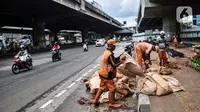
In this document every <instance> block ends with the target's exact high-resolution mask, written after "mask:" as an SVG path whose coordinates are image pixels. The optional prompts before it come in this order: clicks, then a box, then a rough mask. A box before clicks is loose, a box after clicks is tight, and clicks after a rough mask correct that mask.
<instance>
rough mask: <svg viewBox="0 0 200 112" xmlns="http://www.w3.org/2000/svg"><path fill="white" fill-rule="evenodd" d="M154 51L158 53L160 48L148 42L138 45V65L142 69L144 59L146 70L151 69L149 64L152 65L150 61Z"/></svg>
mask: <svg viewBox="0 0 200 112" xmlns="http://www.w3.org/2000/svg"><path fill="white" fill-rule="evenodd" d="M152 50H153V51H157V52H158V47H156V46H154V45H152V44H149V43H146V42H142V43H138V44H137V45H136V54H137V60H138V64H139V65H140V66H141V67H142V59H143V60H144V64H145V67H146V69H148V68H149V64H150V65H151V64H152V63H151V60H150V54H151V51H152ZM144 71H145V70H144Z"/></svg>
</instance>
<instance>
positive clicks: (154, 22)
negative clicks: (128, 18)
mask: <svg viewBox="0 0 200 112" xmlns="http://www.w3.org/2000/svg"><path fill="white" fill-rule="evenodd" d="M147 29H162V18H159V17H157V18H143V19H142V21H141V23H140V26H139V28H138V30H139V31H145V30H147Z"/></svg>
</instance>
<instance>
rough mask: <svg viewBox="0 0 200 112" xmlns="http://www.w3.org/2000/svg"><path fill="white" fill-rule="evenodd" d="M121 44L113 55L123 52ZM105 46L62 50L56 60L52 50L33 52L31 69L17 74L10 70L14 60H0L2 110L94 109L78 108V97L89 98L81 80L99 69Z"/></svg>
mask: <svg viewBox="0 0 200 112" xmlns="http://www.w3.org/2000/svg"><path fill="white" fill-rule="evenodd" d="M124 45H125V44H120V45H119V46H118V47H117V49H116V53H115V54H116V55H119V54H120V53H122V52H123V47H124ZM105 49H106V47H95V46H89V51H88V52H83V49H82V47H77V48H71V49H67V50H62V51H61V52H62V60H61V61H57V62H52V60H51V52H46V53H40V54H35V55H33V56H32V57H33V61H34V62H33V65H34V69H33V70H31V71H26V72H22V73H20V74H18V75H14V74H13V73H12V71H11V66H12V63H13V61H14V59H5V60H1V61H0V110H1V112H16V111H17V112H22V111H27V112H35V111H36V112H54V111H56V112H72V111H73V112H79V111H88V112H89V111H91V112H92V111H94V110H95V109H96V108H93V107H92V106H82V107H81V105H80V104H78V103H77V100H78V99H80V98H81V97H87V98H88V99H90V96H91V95H90V94H89V93H88V92H86V91H85V90H86V89H85V87H84V86H83V83H82V80H83V79H85V78H88V77H90V76H91V75H92V74H93V73H94V72H95V71H96V70H98V69H99V62H100V60H101V58H102V56H101V55H102V54H103V52H104V50H105ZM129 104H131V103H129ZM132 106H133V105H131V107H132ZM77 107H79V108H77ZM74 108H75V109H74ZM125 108H128V107H125ZM83 109H84V110H83ZM104 109H105V108H104ZM122 109H123V108H122ZM130 109H132V108H130ZM98 111H101V110H98Z"/></svg>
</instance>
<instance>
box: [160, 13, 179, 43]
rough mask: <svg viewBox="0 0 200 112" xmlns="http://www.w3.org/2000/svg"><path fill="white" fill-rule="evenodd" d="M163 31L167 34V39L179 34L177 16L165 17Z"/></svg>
mask: <svg viewBox="0 0 200 112" xmlns="http://www.w3.org/2000/svg"><path fill="white" fill-rule="evenodd" d="M163 30H164V31H165V32H166V38H167V39H170V38H171V37H172V36H173V33H176V32H177V22H176V16H175V15H167V16H164V17H163Z"/></svg>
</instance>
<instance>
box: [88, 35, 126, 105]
mask: <svg viewBox="0 0 200 112" xmlns="http://www.w3.org/2000/svg"><path fill="white" fill-rule="evenodd" d="M107 44H108V48H107V50H106V51H105V52H104V54H103V59H102V62H101V67H100V70H99V77H100V80H101V82H100V88H99V89H98V92H97V93H96V96H95V99H94V100H93V101H92V102H93V103H94V104H98V101H99V98H100V96H101V94H102V92H103V91H107V90H108V91H109V96H108V98H109V106H110V107H114V108H119V107H121V105H120V104H116V103H115V97H114V96H115V92H116V85H115V83H114V81H113V79H114V78H115V77H116V71H117V70H116V68H117V67H118V66H119V65H120V64H122V63H124V61H125V60H126V57H125V56H123V55H121V56H119V57H117V58H115V57H114V53H113V51H114V50H115V47H116V46H117V43H116V42H115V41H114V40H113V39H110V40H108V41H107Z"/></svg>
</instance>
